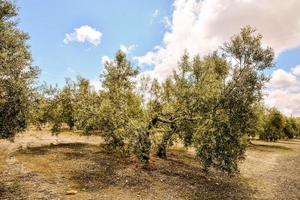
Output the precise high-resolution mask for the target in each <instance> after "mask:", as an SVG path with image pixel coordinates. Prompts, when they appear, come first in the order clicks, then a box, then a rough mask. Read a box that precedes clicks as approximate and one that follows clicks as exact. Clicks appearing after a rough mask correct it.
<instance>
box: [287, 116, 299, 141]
mask: <svg viewBox="0 0 300 200" xmlns="http://www.w3.org/2000/svg"><path fill="white" fill-rule="evenodd" d="M298 132H299V125H298V123H297V121H296V119H295V118H293V117H289V118H286V120H285V126H284V128H283V133H284V134H285V136H286V137H287V138H288V139H293V138H294V137H296V136H297V135H298Z"/></svg>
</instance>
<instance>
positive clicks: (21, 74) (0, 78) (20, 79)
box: [0, 0, 39, 138]
mask: <svg viewBox="0 0 300 200" xmlns="http://www.w3.org/2000/svg"><path fill="white" fill-rule="evenodd" d="M17 15H18V13H17V9H16V7H15V5H14V4H13V3H12V2H11V1H5V0H3V1H0V138H13V137H14V136H15V134H16V133H17V132H19V131H23V130H24V129H25V128H26V126H27V124H28V119H29V113H30V112H29V104H30V103H29V102H30V96H31V94H32V91H33V85H34V81H35V79H36V77H37V75H38V72H39V70H38V69H37V68H36V67H34V66H32V60H31V54H30V50H29V46H28V45H27V44H26V41H27V40H28V38H29V36H28V35H27V34H26V33H24V32H23V31H21V30H20V29H19V28H18V27H17V22H16V20H15V17H16V16H17Z"/></svg>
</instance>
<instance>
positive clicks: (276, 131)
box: [260, 108, 285, 142]
mask: <svg viewBox="0 0 300 200" xmlns="http://www.w3.org/2000/svg"><path fill="white" fill-rule="evenodd" d="M284 127H285V121H284V116H283V115H282V114H281V113H280V112H279V111H278V110H277V109H275V108H272V109H270V111H269V113H268V116H267V119H266V123H265V127H264V132H263V133H262V134H261V135H260V139H263V140H266V141H272V142H275V141H277V140H279V139H280V138H282V136H283V129H284Z"/></svg>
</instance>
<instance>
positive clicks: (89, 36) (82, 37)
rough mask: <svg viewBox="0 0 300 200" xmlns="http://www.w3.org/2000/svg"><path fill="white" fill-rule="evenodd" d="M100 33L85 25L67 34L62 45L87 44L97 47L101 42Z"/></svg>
mask: <svg viewBox="0 0 300 200" xmlns="http://www.w3.org/2000/svg"><path fill="white" fill-rule="evenodd" d="M101 38H102V33H101V32H100V31H97V30H96V29H94V28H92V27H90V26H88V25H85V26H81V27H79V28H75V29H74V32H73V33H67V34H66V35H65V39H64V43H65V44H69V43H70V42H80V43H85V42H89V43H91V44H93V45H94V46H98V45H99V44H100V42H101Z"/></svg>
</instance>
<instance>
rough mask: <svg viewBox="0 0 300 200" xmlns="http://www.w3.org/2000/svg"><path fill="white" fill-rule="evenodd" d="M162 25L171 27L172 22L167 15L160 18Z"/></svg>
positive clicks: (166, 27) (167, 27)
mask: <svg viewBox="0 0 300 200" xmlns="http://www.w3.org/2000/svg"><path fill="white" fill-rule="evenodd" d="M162 23H163V25H164V26H165V29H168V30H169V29H171V28H172V22H171V20H170V18H169V17H168V16H165V17H164V18H163V20H162Z"/></svg>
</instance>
